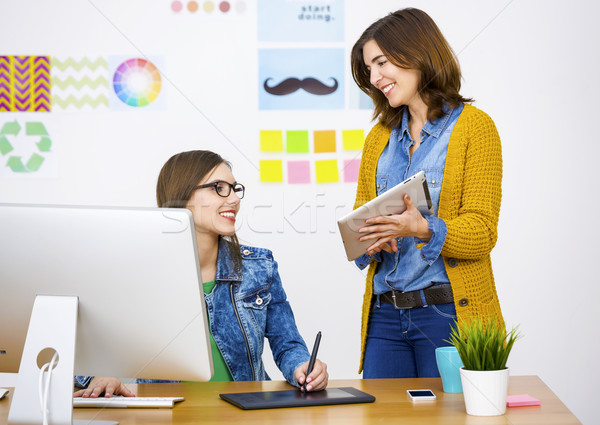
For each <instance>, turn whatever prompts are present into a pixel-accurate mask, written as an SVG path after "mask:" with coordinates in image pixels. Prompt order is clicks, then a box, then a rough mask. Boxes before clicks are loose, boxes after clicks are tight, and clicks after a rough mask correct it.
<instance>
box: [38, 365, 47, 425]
mask: <svg viewBox="0 0 600 425" xmlns="http://www.w3.org/2000/svg"><path fill="white" fill-rule="evenodd" d="M48 366H50V363H46V364H45V365H44V366H42V367H41V369H40V379H39V384H38V395H39V397H40V407H41V410H42V423H43V424H44V425H47V424H48V415H47V412H46V410H45V409H44V392H43V388H44V372H45V371H46V369H47V368H48Z"/></svg>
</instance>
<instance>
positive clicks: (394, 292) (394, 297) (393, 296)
mask: <svg viewBox="0 0 600 425" xmlns="http://www.w3.org/2000/svg"><path fill="white" fill-rule="evenodd" d="M392 300H394V308H395V309H396V310H400V309H402V310H408V309H409V308H412V306H410V307H398V304H396V291H394V290H393V289H392Z"/></svg>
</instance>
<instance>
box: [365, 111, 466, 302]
mask: <svg viewBox="0 0 600 425" xmlns="http://www.w3.org/2000/svg"><path fill="white" fill-rule="evenodd" d="M462 110H463V105H460V106H459V107H457V108H455V109H450V108H445V109H444V112H445V114H444V115H443V116H442V117H441V118H439V119H437V120H435V121H433V122H431V121H427V123H426V124H425V126H423V129H422V130H421V134H420V136H421V144H420V146H419V148H418V149H417V150H416V151H415V152H414V154H413V156H412V158H411V156H410V153H409V149H410V147H411V146H412V145H413V144H414V141H413V139H412V137H411V135H410V129H409V123H408V115H409V114H408V113H407V112H405V113H404V115H403V117H402V123H401V125H400V126H399V127H397V128H395V129H393V130H392V132H391V134H390V140H389V142H388V144H387V146H386V147H385V149H384V150H383V153H382V154H381V156H380V158H379V161H378V163H377V174H376V180H377V182H376V183H377V195H381V194H382V193H384V192H385V191H387V190H388V189H390V188H392V187H394V186H395V185H397V184H399V183H401V182H402V181H404V180H406V179H407V178H408V177H410V176H412V175H414V174H416V173H417V172H418V171H424V172H425V176H426V177H427V184H428V186H429V193H430V195H431V201H432V204H433V209H434V212H433V215H432V216H425V218H426V219H427V221H428V223H429V230H430V231H431V233H432V235H433V236H432V238H431V239H430V240H429V242H427V243H426V244H424V245H422V247H421V248H419V247H418V246H417V245H420V244H423V243H424V242H425V241H423V240H421V239H419V238H415V237H403V238H398V251H397V252H392V253H389V252H385V251H381V252H379V253H377V254H376V255H374V256H373V257H369V256H368V255H367V254H365V255H363V256H361V257H359V258H357V259H356V260H355V263H356V264H357V266H358V267H359V268H361V269H363V268H365V267H366V266H367V265H369V262H370V261H371V259H375V260H376V261H378V262H380V264H379V267H378V268H377V272H376V273H375V276H374V278H373V293H374V294H375V295H380V294H383V293H385V292H389V291H390V290H392V289H394V290H396V291H403V292H405V291H413V290H419V289H424V288H427V287H428V286H431V284H432V283H433V282H435V283H443V282H448V281H449V280H448V276H447V274H446V269H445V267H444V260H443V259H442V257H441V256H440V253H441V251H442V247H443V245H444V241H445V240H446V224H445V223H444V221H443V220H442V219H440V218H438V217H437V214H438V207H439V201H440V192H441V189H442V181H443V177H444V165H445V162H446V152H447V150H448V142H449V141H450V135H451V134H452V130H453V129H454V125H455V124H456V120H457V119H458V117H459V116H460V113H461V112H462Z"/></svg>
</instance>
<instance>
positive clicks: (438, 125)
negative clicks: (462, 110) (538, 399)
mask: <svg viewBox="0 0 600 425" xmlns="http://www.w3.org/2000/svg"><path fill="white" fill-rule="evenodd" d="M453 110H454V109H452V108H451V107H449V106H448V105H444V106H443V112H444V115H442V116H441V117H440V118H438V119H437V120H435V121H433V122H432V121H427V122H426V123H425V125H424V126H423V129H422V130H421V131H424V132H425V133H427V134H429V135H430V136H433V137H435V138H436V139H438V138H439V137H440V135H441V134H442V133H443V132H444V130H445V129H446V127H447V126H448V121H449V120H450V116H451V115H452V111H453ZM409 117H410V113H409V112H408V108H406V107H405V108H404V113H403V114H402V124H400V128H399V130H400V132H399V134H398V136H397V137H398V140H402V138H403V137H404V134H405V133H407V134H408V135H410V128H409V126H408V119H409ZM409 139H410V138H409Z"/></svg>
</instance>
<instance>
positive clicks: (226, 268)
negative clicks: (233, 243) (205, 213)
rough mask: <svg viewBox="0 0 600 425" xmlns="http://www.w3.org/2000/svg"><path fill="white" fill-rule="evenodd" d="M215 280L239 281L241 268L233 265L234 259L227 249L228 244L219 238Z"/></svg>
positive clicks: (240, 279)
mask: <svg viewBox="0 0 600 425" xmlns="http://www.w3.org/2000/svg"><path fill="white" fill-rule="evenodd" d="M216 280H217V282H219V281H227V282H241V281H242V269H241V268H236V267H235V261H234V260H233V256H232V254H231V250H230V249H229V244H228V243H227V242H226V241H224V240H223V238H222V237H220V238H219V253H218V254H217V275H216Z"/></svg>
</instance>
